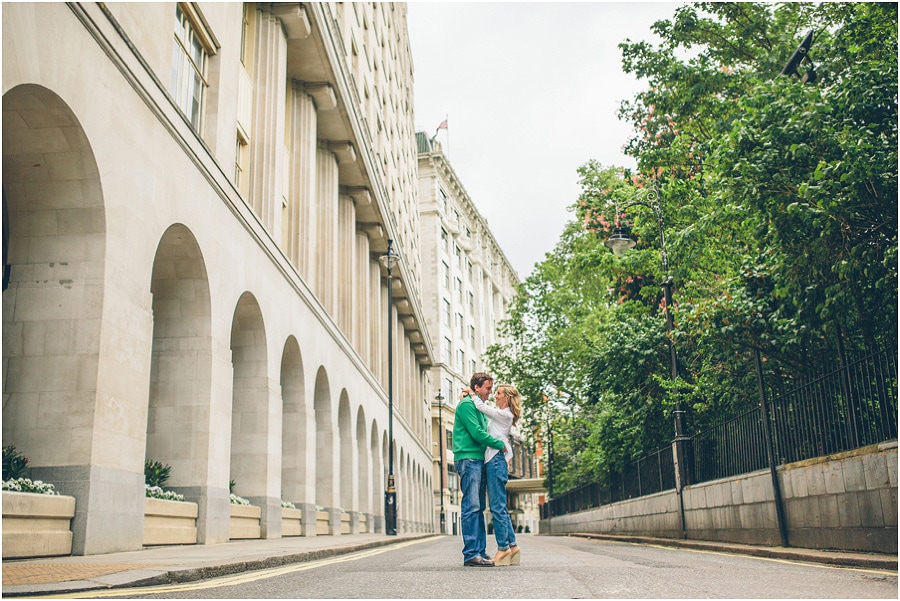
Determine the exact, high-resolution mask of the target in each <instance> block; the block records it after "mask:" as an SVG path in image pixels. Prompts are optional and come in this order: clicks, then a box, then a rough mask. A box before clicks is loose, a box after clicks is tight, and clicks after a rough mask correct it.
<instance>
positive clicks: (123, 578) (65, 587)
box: [3, 534, 437, 597]
mask: <svg viewBox="0 0 900 601" xmlns="http://www.w3.org/2000/svg"><path fill="white" fill-rule="evenodd" d="M433 536H437V535H434V534H419V535H416V534H409V535H398V536H390V537H388V536H385V535H381V534H355V535H343V536H314V537H292V538H282V539H273V540H248V541H231V542H226V543H220V544H216V545H184V546H171V547H151V548H145V549H142V550H139V551H124V552H119V553H108V554H103V555H89V556H67V557H47V558H37V559H27V560H7V561H4V562H3V596H4V597H7V596H9V597H15V596H25V595H50V594H67V593H75V592H80V591H90V590H102V589H112V588H129V587H136V586H154V585H162V584H173V583H184V582H194V581H198V580H205V579H208V578H216V577H219V576H227V575H230V574H237V573H242V572H249V571H253V570H263V569H267V568H274V567H279V566H283V565H287V564H292V563H300V562H305V561H313V560H317V559H323V558H326V557H333V556H336V555H344V554H348V553H354V552H356V551H362V550H365V549H372V548H375V547H382V546H385V545H392V544H395V543H398V542H403V541H408V540H418V539H422V538H430V537H433Z"/></svg>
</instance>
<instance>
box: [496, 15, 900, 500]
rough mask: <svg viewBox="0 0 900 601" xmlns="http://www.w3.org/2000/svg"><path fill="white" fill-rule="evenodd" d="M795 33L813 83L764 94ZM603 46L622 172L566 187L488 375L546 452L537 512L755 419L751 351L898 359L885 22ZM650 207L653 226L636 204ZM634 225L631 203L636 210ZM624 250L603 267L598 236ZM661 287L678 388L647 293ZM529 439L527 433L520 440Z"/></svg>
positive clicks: (654, 303)
mask: <svg viewBox="0 0 900 601" xmlns="http://www.w3.org/2000/svg"><path fill="white" fill-rule="evenodd" d="M810 29H812V30H814V32H815V36H814V39H813V46H812V50H811V51H810V53H809V55H810V56H811V57H813V59H814V60H815V70H816V73H817V75H818V77H817V79H816V80H815V83H814V84H803V83H801V82H800V81H799V80H798V79H797V78H796V77H791V76H784V75H781V74H780V73H781V70H782V68H783V66H784V64H785V63H786V61H787V59H788V58H789V57H790V55H791V54H792V53H793V52H794V50H795V49H796V47H797V44H798V42H799V40H801V39H802V38H803V37H804V36H805V35H806V32H807V31H809V30H810ZM652 30H653V31H654V32H655V33H656V34H657V35H658V36H659V38H660V39H661V40H662V41H661V43H660V44H658V45H656V46H654V45H652V44H649V43H647V42H637V43H634V42H631V41H626V42H624V43H623V44H621V45H620V48H621V49H622V56H623V68H624V69H625V71H627V72H630V73H634V74H635V75H637V76H638V77H639V78H642V79H645V80H646V81H647V83H648V88H647V90H646V91H644V92H641V93H639V94H637V95H636V96H635V97H634V98H633V99H631V100H628V101H625V102H623V103H622V106H621V109H620V113H619V114H620V118H622V119H626V120H628V121H630V122H631V123H632V124H633V125H634V128H635V135H634V137H633V139H632V140H631V141H630V142H629V143H628V145H627V152H628V153H629V154H631V155H632V156H633V157H635V159H636V160H637V171H636V172H634V173H631V172H629V171H627V170H624V169H621V168H614V167H604V166H602V165H599V164H597V163H596V162H594V161H589V162H587V163H585V165H583V166H582V167H581V168H580V169H579V170H578V173H579V176H580V182H581V187H582V193H581V196H580V197H579V199H578V202H577V204H576V205H575V206H574V207H573V210H574V213H575V219H574V220H573V221H572V223H571V224H570V225H569V227H568V228H567V229H566V231H565V232H564V233H563V235H562V237H561V239H560V241H559V243H558V244H557V246H556V248H555V249H554V251H553V252H552V253H549V254H548V255H547V257H546V259H545V260H544V262H542V263H541V264H540V265H538V266H537V268H536V270H535V272H534V273H533V274H532V275H531V276H529V278H527V279H526V281H525V282H524V283H523V284H522V286H521V289H520V295H519V298H518V300H517V302H516V305H515V307H514V308H513V311H512V313H511V319H510V321H509V323H508V324H506V327H507V328H508V333H509V334H510V335H511V337H512V338H513V340H514V344H513V345H511V346H509V347H494V348H492V349H490V352H489V365H491V368H492V369H493V370H495V371H496V372H497V373H498V374H501V375H502V378H503V379H505V380H510V381H513V382H516V383H517V384H518V385H519V388H520V390H522V392H523V396H524V399H525V407H526V415H529V414H530V415H532V417H531V418H530V419H531V422H532V425H533V427H534V429H535V431H536V428H537V427H538V425H539V424H545V426H543V427H544V428H546V424H549V425H550V427H552V428H553V437H554V480H555V486H554V490H555V492H561V491H563V490H565V489H566V488H569V487H573V486H577V485H579V484H582V483H584V482H586V481H588V480H589V479H593V478H602V477H603V476H605V475H606V474H608V473H610V472H611V471H614V470H617V469H620V468H621V467H622V466H623V465H624V464H625V463H627V462H628V461H631V460H633V459H636V458H637V457H640V456H641V455H643V454H646V453H649V452H651V451H653V450H655V449H656V448H658V447H659V446H661V445H662V444H665V443H666V442H668V441H670V440H671V439H672V435H673V428H672V413H671V411H672V408H673V406H674V405H675V403H676V402H680V403H681V404H682V405H683V406H684V408H685V409H687V410H688V416H689V421H690V426H691V428H692V429H693V431H697V430H699V429H704V428H706V427H708V426H710V425H712V424H713V423H715V422H716V421H718V420H720V419H721V417H722V416H723V414H725V413H726V412H729V411H732V410H736V409H743V408H746V407H750V406H755V404H756V403H757V399H756V382H755V373H754V369H753V358H754V349H760V350H762V351H763V353H764V354H765V355H766V356H767V357H768V358H769V359H771V360H772V361H777V362H778V364H779V365H782V366H785V367H786V368H788V367H789V368H792V369H798V370H800V369H805V368H808V367H811V366H814V365H815V364H816V363H817V361H819V360H820V359H821V358H822V356H823V355H826V354H827V353H821V352H819V349H821V348H822V345H823V342H826V341H833V340H834V337H835V335H838V334H839V335H841V336H842V337H843V338H844V339H845V340H847V341H850V342H855V340H851V339H853V338H854V337H855V338H858V339H859V341H862V342H865V343H867V344H869V345H871V344H882V345H885V344H887V345H893V344H896V343H895V340H896V331H897V314H896V313H897V7H896V4H882V3H825V4H819V5H813V4H806V3H803V4H798V3H785V4H770V3H743V2H742V3H698V4H692V5H687V6H682V7H679V8H677V9H676V10H675V13H674V16H673V18H672V19H668V20H662V21H659V22H657V23H656V24H654V26H653V27H652ZM647 190H655V191H657V192H658V193H659V200H660V202H659V206H658V207H654V208H656V209H657V210H658V211H659V216H660V217H661V218H662V222H663V225H664V231H665V242H666V244H665V246H666V250H667V251H668V269H667V270H666V269H663V261H662V256H661V250H662V244H661V242H662V241H661V240H660V236H659V224H658V222H657V212H656V211H654V210H650V209H649V208H648V207H646V206H644V205H642V204H634V201H635V200H636V199H637V200H642V199H643V200H645V199H646V198H647V197H646V192H647ZM645 204H646V203H645ZM620 226H621V227H625V228H626V229H627V230H629V231H630V232H631V235H632V236H633V237H634V238H635V239H636V241H637V245H636V246H635V248H634V250H633V251H631V252H630V253H629V254H628V255H627V256H626V257H624V258H623V259H621V260H619V259H616V258H614V257H613V255H612V254H611V253H609V251H608V250H607V249H606V248H605V247H604V246H603V241H604V240H605V239H606V238H607V237H608V236H609V234H610V233H611V232H612V231H613V229H614V228H615V227H620ZM666 277H672V278H673V280H674V287H675V298H674V300H675V303H674V305H673V306H672V307H669V309H670V310H671V311H672V312H673V314H674V315H675V329H674V332H673V333H672V335H671V336H672V340H673V341H674V343H675V346H676V349H677V351H678V359H679V365H678V372H679V380H678V381H677V382H674V383H673V382H670V381H669V370H668V364H669V355H668V344H669V340H668V339H667V336H668V334H667V331H666V326H665V320H664V311H663V304H662V303H663V298H662V293H661V287H660V284H661V283H662V282H663V281H664V279H665V278H666ZM528 419H529V418H526V420H528Z"/></svg>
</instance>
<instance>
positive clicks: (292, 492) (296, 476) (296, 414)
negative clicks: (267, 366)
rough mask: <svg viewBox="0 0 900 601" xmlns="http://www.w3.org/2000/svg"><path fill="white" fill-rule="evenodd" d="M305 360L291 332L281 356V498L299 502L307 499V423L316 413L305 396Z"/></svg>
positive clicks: (308, 434)
mask: <svg viewBox="0 0 900 601" xmlns="http://www.w3.org/2000/svg"><path fill="white" fill-rule="evenodd" d="M304 391H305V386H304V378H303V360H302V358H301V356H300V345H299V344H298V343H297V339H296V338H294V337H293V336H290V337H289V338H288V339H287V342H285V343H284V352H283V353H282V356H281V398H282V402H283V412H282V433H281V498H282V499H283V500H285V501H290V502H292V503H296V504H297V506H298V507H300V504H301V503H303V502H305V501H306V498H307V495H306V486H307V474H306V465H307V454H306V448H307V440H308V437H309V436H310V435H311V433H310V432H309V431H308V427H307V423H308V421H311V418H312V416H311V415H308V408H307V406H306V402H305V398H304Z"/></svg>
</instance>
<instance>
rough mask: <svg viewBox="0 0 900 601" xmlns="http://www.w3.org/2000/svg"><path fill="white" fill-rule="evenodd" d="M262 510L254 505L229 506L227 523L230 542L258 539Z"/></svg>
mask: <svg viewBox="0 0 900 601" xmlns="http://www.w3.org/2000/svg"><path fill="white" fill-rule="evenodd" d="M260 515H262V510H260V508H259V507H256V506H255V505H236V504H234V503H232V504H231V519H230V520H229V522H228V538H229V539H231V540H237V539H247V538H259V537H260V532H261V529H260V526H259V516H260Z"/></svg>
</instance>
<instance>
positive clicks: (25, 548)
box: [3, 491, 75, 559]
mask: <svg viewBox="0 0 900 601" xmlns="http://www.w3.org/2000/svg"><path fill="white" fill-rule="evenodd" d="M74 516H75V497H68V496H64V495H40V494H36V493H23V492H9V491H3V559H11V558H16V557H52V556H56V555H71V554H72V530H71V522H72V518H73V517H74Z"/></svg>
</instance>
